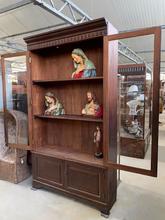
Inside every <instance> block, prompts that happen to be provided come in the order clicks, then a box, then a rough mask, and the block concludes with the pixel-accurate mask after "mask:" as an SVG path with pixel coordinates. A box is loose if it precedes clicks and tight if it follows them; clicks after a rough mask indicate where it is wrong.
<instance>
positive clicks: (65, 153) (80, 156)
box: [32, 146, 104, 167]
mask: <svg viewBox="0 0 165 220" xmlns="http://www.w3.org/2000/svg"><path fill="white" fill-rule="evenodd" d="M32 153H37V154H41V155H46V156H51V157H55V158H59V159H63V160H69V161H74V162H80V163H84V164H88V165H94V166H98V167H103V166H104V163H103V159H97V158H95V157H94V155H90V154H86V153H81V152H77V151H75V150H73V149H70V148H67V147H66V148H64V147H61V146H43V147H38V148H37V150H36V151H33V152H32Z"/></svg>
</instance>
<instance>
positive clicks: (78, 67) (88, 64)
mask: <svg viewBox="0 0 165 220" xmlns="http://www.w3.org/2000/svg"><path fill="white" fill-rule="evenodd" d="M72 59H73V64H74V68H75V70H74V72H73V73H72V78H75V79H77V78H86V77H94V76H96V67H95V65H94V64H93V62H92V61H91V60H89V59H88V58H87V56H86V55H85V53H84V52H83V51H82V50H81V49H79V48H77V49H74V50H73V51H72Z"/></svg>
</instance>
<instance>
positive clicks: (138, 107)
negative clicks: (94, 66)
mask: <svg viewBox="0 0 165 220" xmlns="http://www.w3.org/2000/svg"><path fill="white" fill-rule="evenodd" d="M118 73H119V74H120V114H121V126H120V150H121V151H120V152H121V154H122V155H125V156H129V157H136V158H144V157H145V153H146V151H147V149H148V146H149V144H150V134H151V103H150V100H151V70H150V69H148V68H147V67H146V65H145V64H125V65H119V70H118Z"/></svg>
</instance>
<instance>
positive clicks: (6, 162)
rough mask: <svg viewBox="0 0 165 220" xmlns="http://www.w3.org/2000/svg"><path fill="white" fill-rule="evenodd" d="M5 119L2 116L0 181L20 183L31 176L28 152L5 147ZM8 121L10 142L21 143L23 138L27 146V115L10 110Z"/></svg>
mask: <svg viewBox="0 0 165 220" xmlns="http://www.w3.org/2000/svg"><path fill="white" fill-rule="evenodd" d="M3 118H4V116H3V115H2V114H0V134H1V139H0V179H2V180H6V181H9V182H13V183H19V182H21V181H23V180H24V179H26V178H28V177H29V176H30V169H29V167H28V165H27V151H26V150H22V149H14V148H13V149H12V148H8V147H7V146H5V135H4V120H3ZM7 121H8V124H9V128H10V129H9V139H10V141H14V143H19V142H20V138H21V140H22V141H23V142H24V143H25V144H27V134H26V132H27V128H26V126H27V123H26V121H27V117H26V115H25V113H23V112H19V111H16V110H10V111H9V112H8V116H7ZM13 139H14V140H13Z"/></svg>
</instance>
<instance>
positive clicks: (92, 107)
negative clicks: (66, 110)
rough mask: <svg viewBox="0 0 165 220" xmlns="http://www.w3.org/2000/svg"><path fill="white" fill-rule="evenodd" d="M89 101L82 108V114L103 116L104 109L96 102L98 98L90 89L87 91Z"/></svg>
mask: <svg viewBox="0 0 165 220" xmlns="http://www.w3.org/2000/svg"><path fill="white" fill-rule="evenodd" d="M87 101H88V103H87V104H86V105H85V107H84V108H83V109H82V115H90V116H96V117H102V115H103V109H102V107H101V106H100V105H99V104H98V103H97V102H96V98H95V96H94V94H93V93H92V92H90V91H88V92H87Z"/></svg>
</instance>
